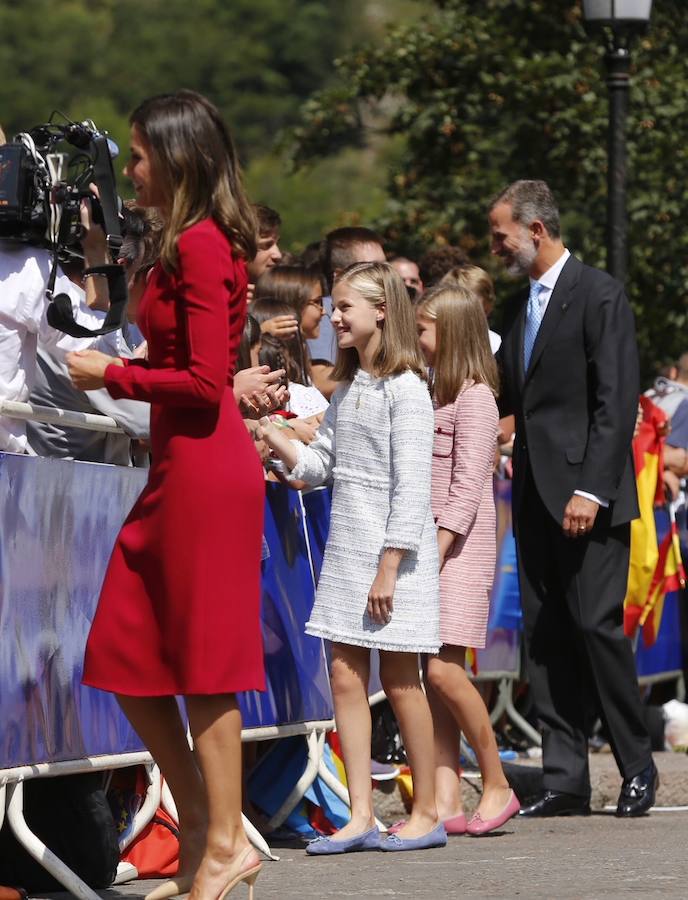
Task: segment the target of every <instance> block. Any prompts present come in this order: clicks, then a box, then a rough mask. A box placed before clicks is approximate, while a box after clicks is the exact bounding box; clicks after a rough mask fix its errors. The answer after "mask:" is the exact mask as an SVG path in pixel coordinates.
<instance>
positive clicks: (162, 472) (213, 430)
mask: <svg viewBox="0 0 688 900" xmlns="http://www.w3.org/2000/svg"><path fill="white" fill-rule="evenodd" d="M130 121H131V126H132V127H131V155H130V159H129V162H128V164H127V167H126V169H125V174H126V175H127V176H128V177H129V178H131V180H132V181H133V183H134V187H135V190H136V196H137V200H138V203H139V204H140V205H142V206H146V207H155V208H157V209H158V210H159V212H160V215H161V217H162V219H163V223H164V224H163V234H162V240H161V249H160V260H159V262H158V263H156V265H155V266H154V268H153V269H152V271H151V274H150V276H149V278H148V282H147V287H146V291H145V294H144V296H143V298H142V300H141V304H140V308H139V317H138V321H139V324H140V326H141V328H142V330H143V332H144V335H145V337H146V339H147V341H148V358H147V359H145V360H144V359H137V360H119V359H112V358H110V357H107V356H103V355H102V354H99V353H96V352H92V351H89V352H85V353H75V354H71V355H70V361H69V362H70V370H71V375H72V378H73V380H74V383H75V384H76V385H77V387H80V388H82V389H92V388H98V387H102V386H103V385H105V387H107V389H108V390H109V392H110V393H111V394H112V396H113V397H115V398H119V397H128V398H131V399H135V400H145V401H149V402H150V403H151V404H152V410H151V441H152V459H153V462H152V466H151V469H150V476H149V479H148V484H147V486H146V487H145V489H144V491H143V493H142V495H141V497H140V498H139V500H138V501H137V503H136V505H135V506H134V509H133V510H132V512H131V513H130V515H129V517H128V519H127V521H126V522H125V524H124V526H123V528H122V530H121V532H120V534H119V537H118V539H117V543H116V545H115V548H114V551H113V555H112V558H111V560H110V564H109V567H108V571H107V574H106V577H105V582H104V584H103V588H102V592H101V596H100V601H99V605H98V609H97V612H96V616H95V619H94V621H93V625H92V628H91V633H90V635H89V639H88V645H87V648H86V660H85V666H84V682H85V683H86V684H89V685H92V686H94V687H99V688H101V689H103V690H107V691H113V692H115V693H116V694H117V696H118V700H119V702H120V704H121V706H122V709H123V710H124V712H125V713H126V715H127V717H128V718H129V720H130V721H131V722H132V724H133V726H134V728H135V729H136V731H137V732H138V733H139V735H140V736H141V738H142V739H143V740H144V742H145V744H146V746H147V747H148V748H149V749H150V751H151V753H152V755H153V757H154V758H155V759H156V761H157V762H158V763H159V765H160V767H161V769H162V771H163V772H164V774H165V777H166V778H167V780H168V782H169V785H170V788H171V790H172V793H173V795H174V798H175V801H176V804H177V808H178V810H179V824H180V830H181V848H180V871H179V875H178V876H177V878H176V879H174V880H172V881H170V882H166V883H165V884H163V885H161V886H160V887H159V888H157V889H156V890H155V891H154V892H153V893H152V894H151V895H149V897H150V898H155V900H163V898H165V897H171V896H173V895H176V894H179V893H183V892H186V891H189V890H190V891H191V894H190V897H191V898H192V900H201V898H203V900H205V898H208V897H224V896H225V895H226V894H227V893H229V892H230V891H231V890H232V888H233V887H234V886H235V885H236V884H238V883H239V882H241V881H245V882H247V883H248V884H249V885H250V893H251V894H252V893H253V882H254V881H255V879H256V877H257V875H258V871H259V869H260V861H259V859H258V856H257V854H256V852H255V850H254V849H253V848H252V847H250V846H249V844H248V841H247V838H246V835H245V833H244V829H243V826H242V821H241V715H240V712H239V708H238V706H237V701H236V696H235V694H236V692H237V691H245V690H253V689H258V690H261V689H263V688H264V671H263V654H262V644H261V635H260V622H259V599H260V584H259V580H260V556H261V535H262V510H263V494H264V486H263V475H262V470H261V466H260V462H259V460H258V457H257V455H256V453H255V451H254V449H253V446H252V442H251V438H250V436H249V434H248V432H247V431H246V428H245V427H244V425H243V423H242V420H241V416H240V414H239V411H238V408H237V404H236V402H235V399H234V397H233V394H232V373H233V371H234V364H235V356H236V351H237V347H238V344H239V341H240V338H241V333H242V329H243V325H244V317H245V309H246V285H247V274H246V260H247V259H251V258H252V257H253V256H254V255H255V252H256V243H255V241H256V238H255V235H256V223H255V219H254V215H253V212H252V209H251V207H250V205H249V204H248V202H247V200H246V198H245V196H244V192H243V188H242V185H241V181H240V179H239V171H238V166H237V162H236V154H235V150H234V146H233V143H232V140H231V138H230V135H229V133H228V132H227V129H226V127H225V125H224V123H223V122H222V119H221V118H220V116H219V113H218V112H217V110H216V109H215V107H214V106H212V104H210V103H209V102H208V101H207V100H206V99H205V98H204V97H202V96H200V95H199V94H196V93H194V92H192V91H179V92H177V93H176V94H166V95H161V96H157V97H153V98H151V99H149V100H146V101H144V103H142V104H141V105H140V106H139V107H138V109H136V110H135V112H134V113H133V114H132V117H131V120H130ZM177 694H181V695H183V696H184V697H185V701H186V710H187V714H188V718H189V724H190V728H191V733H192V735H193V738H194V746H195V753H194V754H192V753H191V751H190V749H189V746H188V743H187V740H186V729H185V727H184V724H183V722H182V719H181V717H180V715H179V710H178V708H177V703H176V700H175V695H177Z"/></svg>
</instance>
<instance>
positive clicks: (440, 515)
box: [416, 283, 519, 835]
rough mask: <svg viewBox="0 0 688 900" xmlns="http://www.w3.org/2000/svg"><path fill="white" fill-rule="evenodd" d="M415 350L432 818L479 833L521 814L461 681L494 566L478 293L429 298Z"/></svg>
mask: <svg viewBox="0 0 688 900" xmlns="http://www.w3.org/2000/svg"><path fill="white" fill-rule="evenodd" d="M416 321H417V326H418V335H419V339H420V345H421V349H422V351H423V354H424V356H425V359H426V361H427V363H428V366H430V367H431V369H432V372H433V377H432V382H431V390H432V395H433V398H432V399H433V406H434V409H435V438H434V447H433V459H432V512H433V515H434V517H435V522H436V524H437V541H438V545H439V556H440V639H441V641H442V648H441V649H440V652H439V655H437V656H432V657H429V661H428V666H427V688H428V696H429V698H430V705H431V709H432V715H433V722H434V728H435V765H436V775H435V791H436V801H437V809H438V813H439V815H440V817H441V818H442V819H443V820H444V824H445V828H446V830H447V832H448V833H454V834H462V833H464V832H468V833H469V834H472V835H480V834H486V833H487V832H488V831H493V830H494V829H496V828H499V827H500V826H502V825H503V824H504V823H505V822H506V821H507V820H508V819H510V818H511V817H512V816H513V815H515V814H516V813H517V812H518V810H519V803H518V800H517V798H516V796H515V794H514V793H513V791H512V790H511V789H510V788H509V784H508V782H507V780H506V777H505V776H504V772H503V770H502V765H501V762H500V759H499V753H498V750H497V743H496V741H495V736H494V731H493V729H492V725H491V723H490V718H489V715H488V712H487V709H486V708H485V704H484V703H483V700H482V698H481V697H480V694H479V693H478V691H477V690H476V689H475V687H474V686H473V684H472V683H471V681H470V680H469V678H468V676H467V675H466V669H465V660H466V648H467V647H474V648H480V647H484V646H485V641H486V634H487V619H488V614H489V606H490V599H489V598H490V590H491V588H492V581H493V578H494V569H495V557H496V521H495V518H496V517H495V504H494V494H493V485H492V470H493V465H494V456H495V449H496V445H497V428H498V418H499V414H498V412H497V404H496V402H495V394H496V393H497V385H498V376H497V366H496V364H495V361H494V358H493V355H492V351H491V349H490V342H489V336H488V327H487V321H486V319H485V313H484V311H483V308H482V304H481V301H480V299H479V298H478V296H477V294H476V293H474V292H473V291H469V290H467V289H466V288H464V287H461V286H460V285H458V284H451V283H449V284H442V285H439V286H438V287H437V288H435V289H434V290H431V291H429V292H428V293H427V294H425V296H424V297H423V299H422V300H421V302H420V303H419V305H418V307H417V318H416ZM460 729H463V731H464V732H465V734H466V737H467V739H468V742H469V743H470V745H471V747H472V748H473V750H474V752H475V755H476V757H477V759H478V763H479V765H480V771H481V773H482V782H483V794H482V799H481V801H480V805H479V806H478V809H477V810H476V812H475V814H474V815H473V817H472V818H471V819H470V821H468V822H466V818H465V816H464V814H463V810H462V806H461V789H460V781H459V775H458V771H457V766H458V760H459V737H460Z"/></svg>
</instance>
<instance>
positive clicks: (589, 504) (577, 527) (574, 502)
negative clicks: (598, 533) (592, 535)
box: [561, 494, 600, 538]
mask: <svg viewBox="0 0 688 900" xmlns="http://www.w3.org/2000/svg"><path fill="white" fill-rule="evenodd" d="M599 508H600V507H599V504H597V503H595V501H594V500H588V499H587V497H579V496H578V494H574V495H573V497H571V499H570V500H569V502H568V503H567V504H566V509H565V510H564V520H563V522H562V526H561V527H562V528H563V530H564V534H565V535H566V536H567V537H571V538H577V537H583V536H584V535H586V534H587V533H588V532H589V531H590V529H591V528H592V526H593V525H594V524H595V516H596V515H597V510H598V509H599Z"/></svg>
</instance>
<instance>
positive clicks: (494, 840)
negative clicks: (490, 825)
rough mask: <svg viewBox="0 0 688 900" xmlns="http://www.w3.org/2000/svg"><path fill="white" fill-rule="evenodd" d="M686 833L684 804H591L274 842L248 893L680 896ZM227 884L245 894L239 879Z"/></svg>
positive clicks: (686, 879) (117, 892) (686, 867)
mask: <svg viewBox="0 0 688 900" xmlns="http://www.w3.org/2000/svg"><path fill="white" fill-rule="evenodd" d="M687 838H688V812H675V813H674V812H661V813H660V812H657V813H654V814H653V815H651V816H649V817H647V818H644V819H637V820H631V821H626V820H623V821H620V820H617V819H615V818H614V816H613V815H608V814H603V813H599V814H594V815H592V816H591V817H589V818H587V819H580V818H571V819H556V820H548V821H516V822H514V823H513V824H511V823H510V824H509V825H508V826H506V827H505V829H504V831H503V832H500V833H498V834H495V835H494V836H492V837H484V838H467V837H456V838H452V839H451V840H450V844H449V846H448V847H447V848H446V849H443V850H431V851H426V852H423V853H408V854H403V853H402V854H383V853H357V854H350V855H347V856H341V857H326V858H319V859H310V858H307V857H306V856H305V854H304V852H303V850H300V849H298V850H297V849H279V850H276V852H277V853H279V855H280V857H281V858H280V861H279V862H266V863H265V864H264V866H263V871H262V872H261V874H260V877H259V879H258V881H257V883H256V900H308V898H318V900H321V898H360V897H366V898H367V897H370V898H386V897H399V898H411V897H412V898H428V900H453V898H464V897H486V898H495V900H507V898H514V897H523V898H526V900H531V898H547V900H565V898H566V900H567V898H576V900H597V898H604V900H616V898H619V897H631V896H635V897H639V898H643V900H653V898H660V897H661V898H674V897H676V898H679V897H680V898H686V897H688V839H687ZM156 883H157V882H150V881H148V882H142V881H140V882H133V883H132V884H129V885H124V886H120V887H118V888H113V889H112V890H109V891H103V892H102V896H103V897H104V898H107V900H118V898H124V897H126V898H129V900H131V898H133V897H143V896H144V895H145V893H146V892H147V891H148V890H150V889H151V887H152V886H153V885H154V884H156ZM235 894H236V896H237V900H245V898H246V895H247V892H246V888H245V887H244V886H242V887H241V888H237V890H236V892H235ZM52 896H53V897H54V898H60V900H67V898H68V895H67V894H54V895H52ZM233 898H234V894H233V895H232V900H233Z"/></svg>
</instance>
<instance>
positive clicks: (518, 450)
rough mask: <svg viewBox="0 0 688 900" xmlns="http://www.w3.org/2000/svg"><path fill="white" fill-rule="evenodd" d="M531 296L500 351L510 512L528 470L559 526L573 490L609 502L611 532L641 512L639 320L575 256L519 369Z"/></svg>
mask: <svg viewBox="0 0 688 900" xmlns="http://www.w3.org/2000/svg"><path fill="white" fill-rule="evenodd" d="M527 302H528V295H527V292H526V293H525V294H522V295H519V296H518V297H516V298H515V299H514V301H513V302H512V304H511V307H510V309H508V310H507V311H506V315H505V327H504V330H503V335H502V339H503V340H502V345H501V347H500V349H499V352H498V354H497V359H498V362H499V364H500V369H501V376H502V390H501V397H500V412H501V415H503V416H505V415H509V414H511V413H513V414H514V415H515V417H516V440H515V443H514V488H513V493H514V509H515V510H517V509H518V506H519V504H520V503H521V502H522V500H523V492H524V483H525V475H526V469H527V467H528V466H530V470H531V472H532V476H533V480H534V482H535V486H536V487H537V490H538V492H539V494H540V497H541V498H542V501H543V502H544V504H545V506H546V507H547V509H548V510H549V512H550V513H551V515H552V516H553V517H554V518H555V519H556V520H557V521H558V522H561V520H562V518H563V515H564V508H565V506H566V504H567V503H568V501H569V500H570V498H571V495H572V494H573V492H574V490H581V491H588V492H589V493H591V494H595V495H596V496H598V497H603V498H605V499H607V500H609V501H610V502H611V505H610V513H609V519H608V521H609V522H610V524H611V525H618V524H621V523H623V522H628V521H630V520H631V519H634V518H635V517H636V516H637V515H638V503H637V495H636V486H635V474H634V470H633V459H632V456H631V440H632V437H633V429H634V425H635V420H636V413H637V409H638V394H639V374H638V354H637V348H636V340H635V325H634V319H633V313H632V311H631V308H630V305H629V303H628V300H627V299H626V295H625V293H624V289H623V287H622V285H621V284H620V283H619V282H618V281H616V280H615V279H613V278H612V277H611V276H610V275H607V274H606V273H605V272H602V271H600V270H599V269H593V268H591V267H590V266H586V265H584V264H583V263H581V262H580V261H579V260H577V259H575V257H573V256H571V257H569V259H568V260H567V261H566V263H565V265H564V268H563V269H562V271H561V274H560V275H559V278H558V280H557V283H556V286H555V288H554V291H553V292H552V295H551V297H550V299H549V304H548V306H547V310H546V312H545V315H544V318H543V320H542V324H541V325H540V330H539V332H538V335H537V339H536V341H535V346H534V347H533V353H532V356H531V360H530V365H529V367H528V371H527V373H525V372H524V370H523V332H524V326H525V315H526V306H527Z"/></svg>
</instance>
